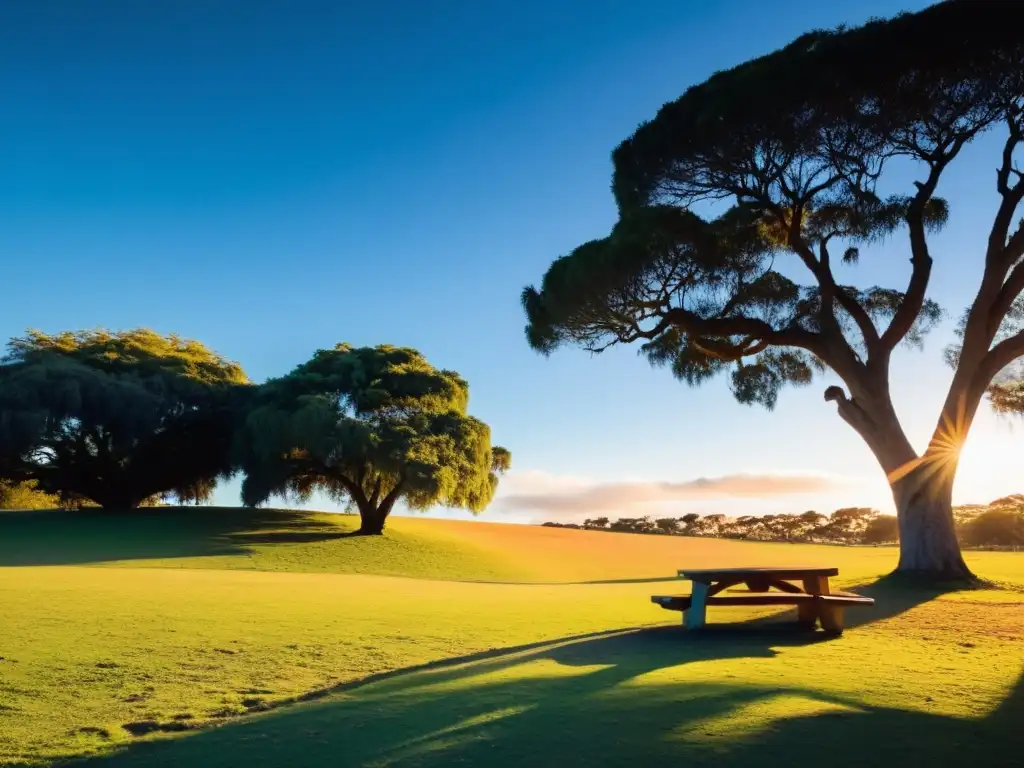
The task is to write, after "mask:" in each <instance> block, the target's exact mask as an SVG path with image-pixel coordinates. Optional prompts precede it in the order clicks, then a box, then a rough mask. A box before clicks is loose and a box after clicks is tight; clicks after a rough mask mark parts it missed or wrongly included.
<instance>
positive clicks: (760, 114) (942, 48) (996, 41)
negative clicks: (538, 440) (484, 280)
mask: <svg viewBox="0 0 1024 768" xmlns="http://www.w3.org/2000/svg"><path fill="white" fill-rule="evenodd" d="M1020 22H1021V14H1020V9H1019V7H1018V6H1017V4H1015V3H1008V2H998V1H997V0H951V1H950V2H944V3H940V4H938V5H935V6H932V7H931V8H928V9H926V10H924V11H921V12H919V13H916V14H902V15H900V16H897V17H896V18H894V19H891V20H875V21H872V22H870V23H868V24H866V25H864V26H863V27H860V28H856V29H837V30H833V31H814V32H809V33H807V34H805V35H803V36H801V37H800V38H798V39H796V40H795V41H794V42H793V43H791V44H790V45H788V46H786V47H785V48H783V49H781V50H779V51H776V52H775V53H772V54H770V55H767V56H763V57H761V58H758V59H755V60H752V61H749V62H747V63H745V64H742V65H740V66H738V67H736V68H734V69H732V70H729V71H726V72H720V73H718V74H716V75H714V76H713V77H711V78H710V79H709V80H708V81H707V82H705V83H702V84H700V85H696V86H694V87H692V88H690V89H689V90H688V91H686V92H685V93H684V94H683V95H682V96H681V97H680V98H679V99H677V100H676V101H674V102H671V103H669V104H666V105H665V106H664V107H663V108H662V109H661V110H660V111H659V113H658V114H657V116H656V118H655V119H654V120H652V121H650V122H647V123H644V124H642V125H641V126H640V127H639V128H638V129H637V131H636V132H635V134H634V135H633V136H632V137H630V138H628V139H627V140H625V141H624V142H622V144H620V145H619V147H618V148H617V149H616V150H615V151H614V153H613V163H614V177H613V183H612V188H613V192H614V195H615V199H616V202H617V204H618V209H619V222H618V224H616V226H615V228H614V229H613V230H612V233H611V235H610V236H608V237H606V238H604V239H601V240H594V241H591V242H588V243H585V244H583V245H581V246H579V247H578V248H577V249H575V250H574V251H573V252H572V253H570V254H569V255H567V256H564V257H562V258H560V259H558V260H557V261H555V262H554V263H553V264H552V265H551V267H550V268H549V269H548V271H547V273H546V274H545V275H544V278H543V281H542V283H541V285H540V287H539V288H533V287H529V288H527V289H526V290H525V291H524V292H523V297H522V300H523V305H524V308H525V311H526V314H527V317H528V320H529V324H528V326H527V338H528V340H529V342H530V344H531V345H532V346H533V347H534V348H535V349H537V350H538V351H540V352H543V353H550V352H551V351H552V350H554V349H555V348H556V347H558V346H559V345H561V344H565V343H572V344H577V345H580V346H582V347H584V348H585V349H588V350H591V351H595V352H599V351H602V350H604V349H606V348H608V347H609V346H611V345H614V344H629V343H633V342H639V343H641V344H642V346H641V350H642V352H643V353H644V354H645V355H646V356H647V358H648V359H649V360H650V362H651V363H652V364H656V365H665V366H668V367H669V368H670V369H671V371H672V373H673V374H674V375H675V376H676V377H677V378H679V379H681V380H682V381H684V382H686V383H688V384H690V385H697V384H700V383H703V382H705V381H707V380H708V379H711V378H713V377H715V376H717V375H719V374H722V373H728V375H729V379H730V383H731V387H732V391H733V393H734V395H735V397H736V399H737V400H738V401H739V402H741V403H745V404H755V403H756V404H761V405H763V406H766V407H768V408H772V407H773V406H774V405H775V403H776V399H777V397H778V393H779V390H780V389H781V388H782V387H783V386H784V385H786V384H795V385H806V384H809V383H810V382H811V381H812V380H813V379H814V377H815V375H816V374H818V373H820V372H822V371H824V370H826V369H828V370H831V371H832V372H833V373H834V374H835V375H836V376H838V378H839V379H840V380H841V382H842V384H843V386H830V387H828V388H827V389H826V390H825V392H824V395H825V399H826V400H827V401H830V402H833V403H835V406H836V408H837V410H838V413H839V416H840V417H841V418H842V419H843V420H844V421H845V422H846V423H847V424H849V425H850V427H852V428H853V429H854V430H855V431H856V432H857V433H858V434H859V435H860V436H861V438H862V439H863V440H864V442H865V443H866V444H867V446H868V448H869V449H870V450H871V451H872V453H873V454H874V456H875V457H876V459H877V460H878V463H879V465H880V466H881V468H882V470H883V471H884V472H885V473H886V476H887V478H888V481H889V484H890V487H891V490H892V494H893V499H894V502H895V506H896V509H897V518H898V524H899V529H900V530H899V534H900V535H899V541H900V559H899V564H898V566H897V570H898V571H900V572H907V573H916V574H920V575H924V576H926V577H929V578H932V579H948V578H953V579H973V574H971V572H970V570H969V569H968V568H967V565H966V564H965V562H964V560H963V557H962V555H961V552H960V547H959V543H958V541H957V536H956V531H955V529H954V518H953V513H952V488H953V481H954V478H955V474H956V468H957V464H958V459H959V450H960V447H961V446H962V445H963V442H964V440H965V439H966V437H967V434H968V432H969V430H970V427H971V424H972V422H973V420H974V417H975V415H976V413H977V410H978V408H979V406H980V404H981V402H982V400H983V399H984V397H985V396H986V393H987V394H988V396H989V399H990V402H991V404H992V405H993V406H994V407H995V409H996V410H998V411H1001V412H1003V413H1019V412H1022V411H1024V383H1022V382H1024V379H1022V377H1021V376H1020V375H1019V373H1020V371H1019V370H1018V369H1017V368H1015V366H1014V363H1015V361H1018V360H1019V359H1020V358H1021V357H1022V355H1024V299H1022V298H1021V294H1022V290H1024V223H1022V222H1021V221H1020V220H1019V214H1020V210H1019V209H1020V206H1021V202H1022V199H1024V171H1022V167H1021V152H1022V146H1024V34H1022V33H1021V24H1020ZM990 131H992V132H995V131H998V132H999V134H1000V143H999V147H998V151H997V152H996V154H995V156H994V157H992V158H991V161H992V164H993V166H994V172H993V174H992V177H993V187H994V191H995V192H996V194H997V197H996V204H995V210H994V212H993V216H992V220H991V223H990V226H987V227H986V230H985V231H984V232H982V233H979V236H978V240H977V250H976V251H975V252H974V254H973V258H974V259H975V260H976V263H977V264H978V266H979V270H980V271H981V272H982V276H981V282H980V285H979V288H978V291H977V294H976V297H975V299H974V301H973V303H972V304H971V305H970V306H969V307H968V308H967V310H966V311H965V312H964V314H963V318H962V321H961V323H960V325H959V330H958V342H957V344H956V345H955V346H954V347H952V348H950V349H949V350H947V354H946V358H947V361H948V362H949V363H950V365H951V366H952V368H953V371H954V373H953V377H952V382H951V384H950V386H949V389H948V392H947V395H946V398H945V401H944V403H943V406H942V408H941V412H940V414H939V417H938V419H937V425H936V427H935V429H934V432H933V434H932V437H931V439H930V440H929V443H928V447H927V449H926V450H925V451H924V452H923V453H922V454H920V455H919V454H918V453H917V451H916V450H915V449H914V448H913V446H912V445H911V442H910V440H909V439H908V437H907V435H906V433H905V432H904V430H903V426H902V425H901V423H900V420H899V418H898V417H897V414H896V411H895V408H894V406H893V403H892V399H891V396H890V388H889V373H890V361H891V357H892V354H893V353H894V351H895V350H896V349H897V347H899V346H900V345H901V344H904V345H906V344H910V345H918V344H920V342H921V340H922V339H923V337H924V335H925V334H926V333H927V331H928V330H929V329H930V328H932V327H933V326H934V325H935V324H936V322H937V321H938V320H939V319H940V318H941V316H942V311H941V309H940V308H939V306H938V305H937V304H935V302H933V301H932V300H931V299H929V298H928V289H929V282H930V277H931V271H932V263H933V255H932V253H931V251H930V249H929V240H930V234H931V233H932V232H933V231H935V230H936V229H938V228H939V227H941V226H942V225H943V223H944V222H945V221H946V219H947V216H948V213H949V212H948V206H947V204H946V202H945V201H944V200H943V199H942V198H940V197H938V195H937V191H938V189H939V183H940V181H941V180H942V178H943V175H944V173H945V172H946V170H947V169H948V168H949V167H950V165H951V164H952V163H954V161H955V160H956V159H957V157H958V156H959V155H960V153H961V151H962V150H963V149H964V147H965V146H967V145H968V144H969V143H971V142H972V141H973V140H974V139H976V138H977V137H978V136H980V135H981V134H983V133H986V132H990ZM894 164H895V165H894ZM893 167H896V168H902V169H903V171H905V170H907V169H908V168H910V167H912V168H913V169H915V172H916V174H917V178H916V180H915V181H914V183H913V184H912V185H910V186H904V188H903V189H899V190H898V191H897V192H896V193H895V194H893V193H891V190H892V188H893V186H894V185H896V184H899V183H900V182H901V181H902V179H903V178H904V177H903V175H902V173H903V171H899V172H897V173H892V172H891V169H892V168H893ZM972 194H975V195H976V196H980V195H979V191H972ZM709 203H710V204H714V205H717V206H718V208H717V209H716V213H715V216H714V217H711V218H703V217H702V216H701V215H698V212H697V209H700V210H701V211H702V212H707V211H708V210H710V209H708V208H707V207H706V206H707V205H708V204H709ZM723 208H725V210H723ZM896 233H905V236H906V238H907V239H906V243H907V255H908V257H909V262H910V274H909V278H908V279H907V282H906V283H905V284H904V285H899V286H866V287H857V286H852V285H844V284H841V283H840V282H839V281H838V280H837V277H836V270H837V268H838V267H839V265H840V264H843V265H854V264H856V263H857V262H858V261H859V260H861V259H864V258H867V256H868V253H867V251H868V250H869V247H870V245H871V244H872V243H874V242H877V241H878V240H879V239H881V238H884V237H888V236H891V235H894V234H896ZM951 255H952V254H951Z"/></svg>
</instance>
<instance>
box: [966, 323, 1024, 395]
mask: <svg viewBox="0 0 1024 768" xmlns="http://www.w3.org/2000/svg"><path fill="white" fill-rule="evenodd" d="M1019 357H1024V331H1019V332H1018V333H1015V334H1014V335H1013V336H1010V337H1009V338H1007V339H1004V340H1003V341H1001V342H999V343H998V344H996V345H995V346H994V347H992V349H990V350H989V351H988V354H986V355H985V356H984V357H983V358H982V359H981V363H980V364H979V365H978V368H977V370H976V371H975V374H974V376H972V377H971V383H972V386H973V387H976V388H977V389H976V391H980V390H985V389H987V388H988V386H989V384H991V383H992V380H993V379H995V377H996V376H997V375H998V374H999V372H1000V371H1001V370H1003V369H1004V368H1005V367H1006V366H1008V365H1009V364H1010V363H1012V362H1013V361H1014V360H1016V359H1017V358H1019Z"/></svg>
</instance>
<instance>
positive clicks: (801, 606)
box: [651, 567, 875, 634]
mask: <svg viewBox="0 0 1024 768" xmlns="http://www.w3.org/2000/svg"><path fill="white" fill-rule="evenodd" d="M838 575H839V569H838V568H822V567H806V568H805V567H785V568H714V569H706V570H681V571H679V572H678V576H679V577H680V578H683V579H688V580H689V581H691V582H693V589H692V590H691V592H690V594H689V595H654V596H652V597H651V602H652V603H656V604H657V605H660V606H661V607H662V608H664V609H666V610H669V611H682V612H683V624H684V625H685V626H686V628H687V629H697V628H699V627H702V626H704V623H705V620H706V615H707V607H708V606H709V605H795V606H796V608H797V618H798V621H799V623H800V624H802V625H804V626H806V627H809V628H813V627H814V626H815V625H816V624H817V623H818V622H819V621H820V622H821V628H822V629H824V630H825V631H826V632H830V633H833V634H840V633H842V631H843V612H844V609H846V608H847V607H849V606H858V605H873V604H874V602H875V601H874V599H873V598H870V597H864V596H863V595H857V594H854V593H853V592H833V591H831V589H829V583H828V580H829V577H831V576H838ZM794 582H795V583H794ZM741 585H743V586H745V587H746V589H745V590H737V589H734V588H735V587H739V586H741ZM726 590H730V591H728V592H726ZM772 590H775V591H772Z"/></svg>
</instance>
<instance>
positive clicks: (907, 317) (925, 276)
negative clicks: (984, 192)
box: [881, 136, 967, 353]
mask: <svg viewBox="0 0 1024 768" xmlns="http://www.w3.org/2000/svg"><path fill="white" fill-rule="evenodd" d="M966 143H967V138H966V137H964V136H960V137H958V138H957V140H956V141H955V142H954V143H953V146H952V148H951V150H949V151H948V152H945V153H942V154H941V155H940V156H939V157H938V158H937V159H935V160H934V161H932V163H931V171H929V173H928V178H927V179H926V180H925V181H924V182H915V184H917V194H916V195H914V199H913V201H912V202H911V203H910V208H909V210H908V211H907V226H908V228H909V229H910V254H911V255H910V263H911V265H912V271H911V273H910V282H909V283H908V284H907V290H906V291H905V292H904V294H903V301H902V303H900V306H899V308H898V309H897V310H896V314H894V315H893V318H892V320H891V321H890V322H889V327H888V328H886V329H885V331H884V332H883V333H882V341H881V347H882V349H883V350H884V351H885V352H886V353H889V352H892V350H894V349H895V348H896V345H897V344H899V343H900V342H901V341H903V339H904V338H905V337H906V335H907V334H908V333H910V329H911V328H913V327H914V323H915V322H917V317H918V315H920V314H921V308H922V307H923V306H924V298H925V293H926V291H927V290H928V282H929V280H930V279H931V274H932V257H931V254H929V252H928V238H927V237H926V235H925V224H924V213H925V207H926V206H927V204H928V201H929V200H930V199H931V197H932V195H933V194H935V188H936V187H937V186H938V184H939V177H940V176H941V175H942V171H943V170H944V169H945V168H946V166H947V165H948V164H949V163H950V161H951V160H952V159H953V158H954V157H956V154H957V153H958V152H959V151H960V150H961V149H962V148H963V146H964V144H966Z"/></svg>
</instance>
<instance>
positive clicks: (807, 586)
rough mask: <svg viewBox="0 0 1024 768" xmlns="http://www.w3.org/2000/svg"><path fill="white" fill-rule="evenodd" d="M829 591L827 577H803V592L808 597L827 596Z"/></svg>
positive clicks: (816, 575) (814, 575)
mask: <svg viewBox="0 0 1024 768" xmlns="http://www.w3.org/2000/svg"><path fill="white" fill-rule="evenodd" d="M829 591H830V587H829V585H828V576H823V575H821V574H813V575H808V576H805V577H804V592H806V593H807V594H809V595H827V594H828V593H829Z"/></svg>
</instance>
